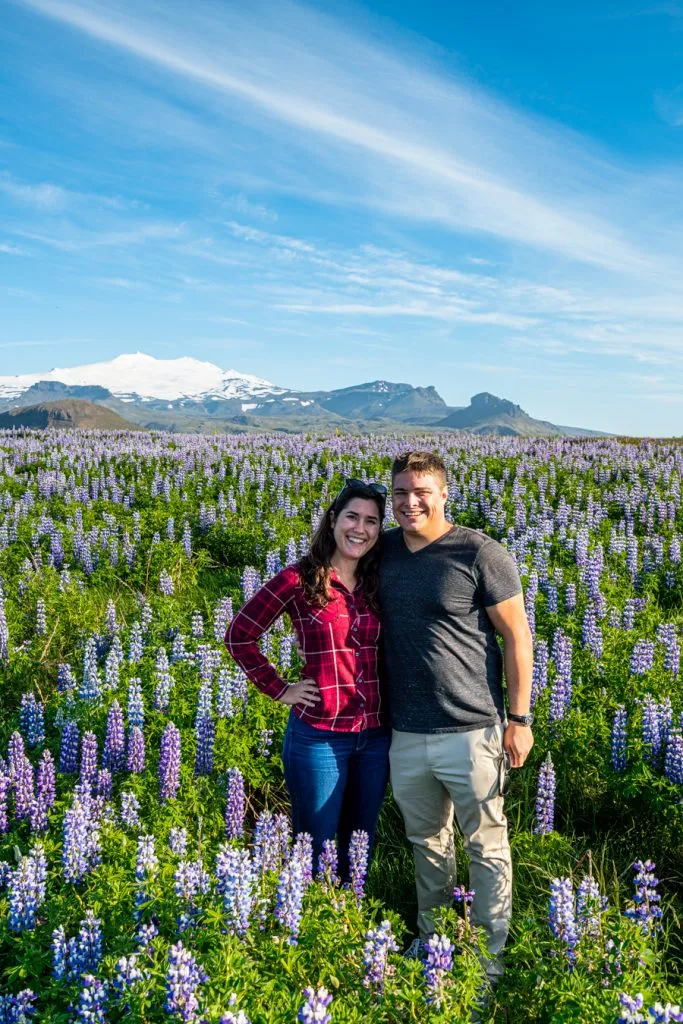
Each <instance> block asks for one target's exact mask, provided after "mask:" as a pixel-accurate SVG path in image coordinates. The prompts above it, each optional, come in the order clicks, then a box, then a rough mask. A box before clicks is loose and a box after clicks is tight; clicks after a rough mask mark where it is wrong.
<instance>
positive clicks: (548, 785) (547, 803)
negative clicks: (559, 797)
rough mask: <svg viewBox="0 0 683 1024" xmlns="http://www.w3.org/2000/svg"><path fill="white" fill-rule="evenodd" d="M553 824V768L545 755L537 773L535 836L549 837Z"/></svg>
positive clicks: (548, 757)
mask: <svg viewBox="0 0 683 1024" xmlns="http://www.w3.org/2000/svg"><path fill="white" fill-rule="evenodd" d="M554 824H555V767H554V765H553V762H552V758H551V757H550V753H548V754H546V758H545V761H544V762H543V764H542V765H541V770H540V772H539V773H538V790H537V792H536V824H535V825H534V832H535V833H536V835H549V834H550V833H551V832H552V831H553V828H554Z"/></svg>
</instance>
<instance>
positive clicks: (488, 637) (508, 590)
mask: <svg viewBox="0 0 683 1024" xmlns="http://www.w3.org/2000/svg"><path fill="white" fill-rule="evenodd" d="M521 590H522V587H521V584H520V581H519V573H518V572H517V566H516V565H515V563H514V560H513V559H512V557H511V556H510V555H509V554H508V552H507V551H506V550H505V548H504V547H503V546H502V544H499V543H498V541H495V540H492V538H490V537H487V536H486V535H485V534H483V533H479V532H478V531H477V530H470V529H468V528H467V527H465V526H455V527H454V528H453V529H452V530H451V532H450V533H447V534H444V536H443V537H440V538H439V539H438V540H435V541H433V542H432V543H431V544H429V545H427V547H424V548H421V549H420V550H418V551H415V552H412V553H411V552H410V551H409V550H408V548H407V547H406V543H405V541H404V539H403V533H402V531H401V530H400V529H395V530H389V531H388V532H387V533H386V534H385V535H384V538H383V551H382V560H381V566H380V602H381V606H382V636H383V649H384V661H385V667H386V676H387V686H388V694H389V709H390V713H391V722H392V725H393V727H394V729H398V730H399V731H401V732H424V733H433V732H466V731H467V730H469V729H479V728H483V727H484V726H487V725H493V724H495V723H496V722H497V721H498V720H499V719H501V720H502V719H503V718H504V703H503V688H502V681H503V658H502V653H501V649H500V646H499V644H498V640H497V637H496V631H495V629H494V627H493V625H492V623H491V620H490V619H489V617H488V614H487V612H486V608H487V607H490V606H491V605H494V604H499V603H500V602H501V601H506V600H507V599H508V598H510V597H514V596H515V595H516V594H519V593H521Z"/></svg>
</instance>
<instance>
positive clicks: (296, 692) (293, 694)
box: [279, 679, 322, 708]
mask: <svg viewBox="0 0 683 1024" xmlns="http://www.w3.org/2000/svg"><path fill="white" fill-rule="evenodd" d="M279 700H280V703H281V704H303V706H304V707H305V708H314V707H315V706H316V704H318V703H319V702H320V701H321V700H322V697H321V696H320V690H319V689H318V684H317V683H316V681H315V679H302V680H301V682H300V683H292V685H291V686H288V687H287V689H286V690H285V692H284V693H283V694H282V696H281V697H280V698H279Z"/></svg>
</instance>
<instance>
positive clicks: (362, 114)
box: [0, 0, 683, 435]
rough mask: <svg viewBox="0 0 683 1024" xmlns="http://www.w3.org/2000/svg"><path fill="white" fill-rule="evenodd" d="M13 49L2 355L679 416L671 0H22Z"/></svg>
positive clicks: (20, 362)
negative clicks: (129, 354)
mask: <svg viewBox="0 0 683 1024" xmlns="http://www.w3.org/2000/svg"><path fill="white" fill-rule="evenodd" d="M0 48H1V52H2V53H3V62H2V65H1V66H0V109H2V110H3V119H2V120H0V306H1V308H2V316H1V317H0V375H4V374H11V373H23V372H34V371H38V370H41V369H49V368H50V367H52V366H55V365H62V366H64V365H76V364H79V363H84V362H92V361H95V360H100V359H108V358H112V357H113V356H115V355H117V354H118V353H120V352H126V351H135V350H138V349H140V350H142V351H146V352H149V353H150V354H152V355H155V356H166V357H174V356H180V355H193V356H196V357H197V358H201V359H207V360H209V361H211V362H215V363H218V364H219V365H221V366H223V367H224V368H229V367H232V368H234V369H237V370H240V371H242V372H245V373H253V374H256V375H258V376H262V377H266V378H268V379H269V380H271V381H273V382H274V383H277V384H279V385H281V386H285V387H292V388H303V389H309V388H327V389H329V388H334V387H343V386H346V385H349V384H353V383H359V382H361V381H364V380H372V379H375V378H385V379H388V380H394V381H408V382H410V383H412V384H416V385H417V384H422V385H426V384H434V385H435V386H436V387H437V388H438V390H439V392H440V393H441V394H442V395H443V397H444V398H445V399H446V401H447V402H449V403H451V404H455V405H461V404H466V403H467V400H468V398H469V396H470V395H472V394H474V393H475V392H477V391H482V390H487V391H492V392H493V393H495V394H498V395H502V396H504V397H506V398H510V399H512V400H514V401H516V402H519V403H520V404H521V405H523V406H524V407H525V408H526V409H527V410H528V411H529V412H531V413H532V414H533V415H535V416H538V417H541V418H544V419H550V420H553V421H554V422H560V423H570V424H577V425H582V426H587V427H595V428H599V429H605V430H613V431H622V432H629V433H638V434H659V435H671V434H683V288H682V287H681V268H682V267H683V231H682V230H681V229H682V228H683V70H682V69H683V63H682V62H681V56H682V55H683V3H677V2H661V3H660V2H654V3H647V2H645V3H642V4H641V3H638V2H637V0H636V2H634V3H633V4H632V5H630V4H629V3H628V2H627V0H624V2H623V3H621V4H613V3H603V2H600V0H597V2H593V3H588V2H587V0H579V2H574V3H572V4H568V3H562V4H554V5H548V4H540V3H528V2H527V3H523V2H522V3H519V4H516V5H513V4H509V3H503V2H489V3H487V4H457V5H452V4H438V3H431V2H429V0H422V2H420V3H416V2H410V3H400V2H399V3H391V4H389V3H388V2H385V0H382V2H381V3H380V2H377V3H375V4H373V5H372V6H364V7H363V6H352V5H350V4H348V3H345V4H343V5H336V4H333V3H324V4H317V5H314V6H303V5H299V4H293V3H288V2H285V0H278V2H277V3H262V2H260V0H256V2H255V3H249V4H248V5H245V4H241V3H240V4H238V3H228V2H225V0H197V2H196V3H193V4H187V3H179V2H176V0H163V2H161V3H155V2H151V0H137V2H135V3H133V2H129V0H106V2H101V3H98V2H94V0H16V2H10V3H9V4H6V5H5V7H4V10H3V19H2V23H1V24H0Z"/></svg>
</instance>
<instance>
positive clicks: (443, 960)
mask: <svg viewBox="0 0 683 1024" xmlns="http://www.w3.org/2000/svg"><path fill="white" fill-rule="evenodd" d="M454 949H455V947H454V945H453V943H452V942H451V940H450V939H449V938H448V937H447V936H446V935H437V934H434V935H430V936H429V938H428V939H427V941H426V942H425V958H424V968H423V974H424V979H425V990H426V996H425V998H426V1001H427V1003H428V1005H429V1006H433V1007H434V1008H435V1009H437V1010H438V1009H439V1008H440V1006H441V1003H442V1002H443V997H444V990H445V985H446V981H447V975H448V974H449V972H450V971H452V970H453V951H454Z"/></svg>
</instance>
